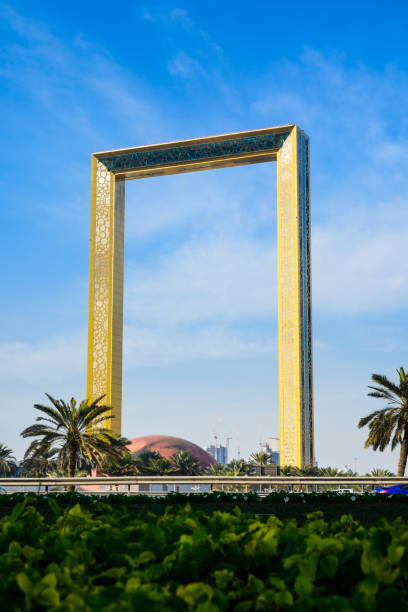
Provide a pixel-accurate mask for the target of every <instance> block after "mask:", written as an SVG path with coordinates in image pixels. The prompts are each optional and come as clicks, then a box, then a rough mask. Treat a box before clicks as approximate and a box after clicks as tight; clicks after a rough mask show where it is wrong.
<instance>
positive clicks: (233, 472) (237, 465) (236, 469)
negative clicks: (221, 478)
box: [227, 459, 251, 476]
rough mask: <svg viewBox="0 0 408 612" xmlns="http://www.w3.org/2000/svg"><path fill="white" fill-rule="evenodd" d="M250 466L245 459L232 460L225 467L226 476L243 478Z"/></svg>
mask: <svg viewBox="0 0 408 612" xmlns="http://www.w3.org/2000/svg"><path fill="white" fill-rule="evenodd" d="M250 468H251V466H250V465H248V463H247V462H246V461H245V459H233V460H232V461H230V462H229V464H228V466H227V475H228V476H243V475H245V474H248V472H249V470H250Z"/></svg>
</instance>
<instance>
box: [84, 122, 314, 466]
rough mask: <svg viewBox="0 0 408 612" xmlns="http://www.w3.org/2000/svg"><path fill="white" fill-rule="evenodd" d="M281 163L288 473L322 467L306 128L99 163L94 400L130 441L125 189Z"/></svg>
mask: <svg viewBox="0 0 408 612" xmlns="http://www.w3.org/2000/svg"><path fill="white" fill-rule="evenodd" d="M270 161H276V162H277V186H278V189H277V191H278V197H277V227H278V327H279V334H278V337H279V420H280V462H281V465H296V466H298V467H301V466H303V465H308V464H312V463H313V461H314V449H313V379H312V323H311V275H310V196H309V191H310V190H309V139H308V137H307V135H306V134H305V133H304V132H303V131H302V130H301V129H299V128H298V127H297V126H296V125H283V126H278V127H272V128H265V129H261V130H252V131H248V132H237V133H234V134H221V135H218V136H210V137H206V138H197V139H193V140H182V141H178V142H170V143H164V144H156V145H148V146H142V147H133V148H129V149H117V150H113V151H103V152H101V153H94V154H93V155H92V195H91V244H90V281H89V328H88V376H87V397H88V399H89V400H91V399H95V398H97V397H99V396H101V395H105V400H104V402H106V404H107V405H110V406H112V412H113V414H114V416H115V418H114V419H113V420H112V421H111V425H110V426H111V427H112V429H113V430H115V431H116V432H118V433H120V432H121V412H122V406H121V404H122V336H123V266H124V216H125V181H126V180H129V179H141V178H148V177H152V176H160V175H165V174H181V173H184V172H195V171H198V170H209V169H213V168H225V167H227V166H239V165H243V164H254V163H261V162H270Z"/></svg>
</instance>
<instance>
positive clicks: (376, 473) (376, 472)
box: [366, 468, 395, 478]
mask: <svg viewBox="0 0 408 612" xmlns="http://www.w3.org/2000/svg"><path fill="white" fill-rule="evenodd" d="M366 476H375V477H377V478H387V477H388V476H395V474H393V473H392V472H390V470H383V469H382V468H375V469H374V470H371V472H370V473H367V474H366Z"/></svg>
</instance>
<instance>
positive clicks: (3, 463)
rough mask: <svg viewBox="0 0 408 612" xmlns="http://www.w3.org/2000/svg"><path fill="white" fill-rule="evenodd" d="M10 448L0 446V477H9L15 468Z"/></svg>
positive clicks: (3, 445)
mask: <svg viewBox="0 0 408 612" xmlns="http://www.w3.org/2000/svg"><path fill="white" fill-rule="evenodd" d="M12 452H13V451H12V450H11V448H7V446H6V445H5V444H0V475H1V476H9V475H10V474H12V473H13V472H14V471H15V470H16V468H17V461H16V459H15V457H13V455H12V454H11V453H12Z"/></svg>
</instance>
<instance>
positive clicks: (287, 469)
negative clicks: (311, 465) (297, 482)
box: [280, 465, 302, 476]
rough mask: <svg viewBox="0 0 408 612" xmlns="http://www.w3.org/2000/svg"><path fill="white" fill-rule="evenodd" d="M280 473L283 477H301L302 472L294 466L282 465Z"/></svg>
mask: <svg viewBox="0 0 408 612" xmlns="http://www.w3.org/2000/svg"><path fill="white" fill-rule="evenodd" d="M280 473H281V475H282V476H301V475H302V472H301V470H300V469H299V468H297V467H295V466H294V465H282V466H281V467H280Z"/></svg>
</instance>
